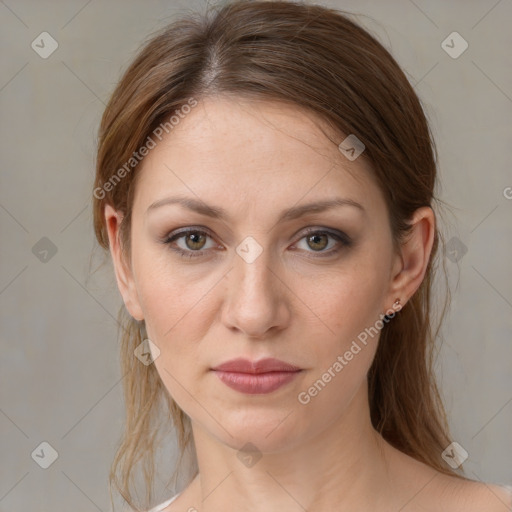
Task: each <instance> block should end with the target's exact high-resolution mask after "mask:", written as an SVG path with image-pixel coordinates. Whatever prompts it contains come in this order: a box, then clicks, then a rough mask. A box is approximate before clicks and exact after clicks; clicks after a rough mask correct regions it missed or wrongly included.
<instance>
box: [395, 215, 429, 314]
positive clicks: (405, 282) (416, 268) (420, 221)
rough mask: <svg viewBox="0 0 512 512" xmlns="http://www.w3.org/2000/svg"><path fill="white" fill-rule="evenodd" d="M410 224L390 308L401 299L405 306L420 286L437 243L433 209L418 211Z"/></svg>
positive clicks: (402, 248)
mask: <svg viewBox="0 0 512 512" xmlns="http://www.w3.org/2000/svg"><path fill="white" fill-rule="evenodd" d="M410 223H411V224H412V229H411V232H410V233H409V235H408V237H407V239H406V242H404V243H403V244H402V245H401V247H400V254H397V256H396V262H395V265H394V267H393V274H392V281H391V283H390V292H389V293H390V296H389V297H388V304H386V305H387V308H388V309H389V308H391V305H392V304H393V303H394V301H395V299H397V298H400V301H401V306H402V307H403V306H404V305H405V303H406V302H407V301H408V300H409V298H410V297H412V296H413V295H414V293H415V292H416V290H417V289H418V288H419V287H420V285H421V282H422V281H423V278H424V276H425V272H426V270H427V265H428V262H429V259H430V253H431V251H432V246H433V244H434V234H435V229H436V220H435V215H434V211H433V210H432V208H430V207H429V206H422V207H421V208H418V209H417V210H415V212H414V214H413V216H412V218H411V220H410Z"/></svg>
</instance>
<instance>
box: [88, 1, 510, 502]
mask: <svg viewBox="0 0 512 512" xmlns="http://www.w3.org/2000/svg"><path fill="white" fill-rule="evenodd" d="M435 183H436V164H435V149H434V144H433V141H432V140H431V136H430V132H429V127H428V124H427V121H426V119H425V116H424V113H423V110H422V108H421V105H420V102H419V100H418V98H417V96H416V94H415V92H414V90H413V89H412V87H411V86H410V84H409V83H408V81H407V79H406V77H405V75H404V74H403V72H402V71H401V70H400V68H399V66H398V65H397V63H396V62H395V60H394V59H393V58H392V57H391V55H390V54H389V53H388V52H387V51H386V50H385V49H384V48H383V47H382V46H381V45H380V44H379V43H378V42H377V41H376V40H375V39H374V38H373V37H372V36H370V35H369V34H368V33H367V32H366V31H365V30H363V29H362V28H360V27H359V26H357V25H356V24H354V23H353V22H352V21H350V20H349V18H348V17H346V16H344V15H342V14H341V13H339V12H338V11H334V10H331V9H328V8H325V7H320V6H313V5H303V4H296V3H291V2H260V1H255V2H245V1H235V2H230V3H228V4H226V5H225V6H224V7H222V8H220V9H218V10H217V11H213V12H210V13H209V14H208V15H205V16H204V17H201V16H194V15H191V16H189V17H186V18H183V19H181V20H179V21H177V22H175V23H173V24H171V25H170V26H169V27H167V28H166V29H165V30H164V31H162V32H161V33H160V34H158V35H157V36H156V37H153V38H152V39H151V40H150V41H149V42H148V43H147V44H146V45H145V47H144V48H143V49H142V50H141V52H140V53H139V55H138V56H137V57H136V59H135V61H134V62H133V63H132V64H131V66H130V67H129V68H128V70H127V71H126V72H125V74H124V76H123V78H122V80H121V81H120V83H119V84H118V86H117V88H116V90H115V91H114V93H113V95H112V98H111V100H110V102H109V104H108V106H107V108H106V110H105V113H104V116H103V120H102V123H101V127H100V134H99V148H98V158H97V174H96V181H95V189H94V198H95V199H94V200H95V204H94V222H95V231H96V236H97V238H98V240H99V243H100V244H101V245H102V246H103V247H104V248H105V249H109V250H110V252H111V254H112V259H113V263H114V269H115V274H116V278H117V284H118V287H119V290H120V293H121V295H122V298H123V301H124V306H125V308H126V311H127V312H128V313H129V315H123V313H124V311H125V310H124V308H123V309H122V310H121V320H122V322H123V323H122V327H123V344H122V358H123V359H122V360H123V374H125V378H124V386H125V396H126V404H127V424H126V432H125V436H124V439H123V442H122V444H121V446H120V448H119V451H118V453H117V456H116V460H115V461H114V464H113V468H112V473H111V479H112V481H113V482H114V483H115V484H116V486H117V488H118V489H119V491H120V492H121V494H122V495H123V497H124V498H125V499H126V501H127V502H128V503H129V504H130V506H131V507H132V508H137V509H138V510H139V508H138V505H137V504H136V503H135V498H134V497H133V496H132V491H131V485H132V484H131V481H132V480H131V478H132V476H133V470H134V466H135V464H136V463H137V462H138V461H139V460H140V459H141V457H143V459H142V460H144V461H146V466H145V475H146V483H147V491H148V492H147V496H146V498H147V499H146V502H145V503H143V505H142V509H143V510H144V509H146V510H147V508H148V507H149V506H150V505H149V502H150V500H151V492H150V491H151V485H152V483H153V472H152V469H153V465H152V462H153V456H154V452H155V446H156V436H157V433H158V431H159V427H160V424H159V423H158V421H159V417H160V416H159V414H160V413H161V406H162V405H164V407H167V410H168V412H169V418H170V419H172V422H173V424H174V426H175V428H176V431H177V433H178V441H179V447H180V455H181V456H183V455H184V454H185V453H186V450H187V449H190V457H191V461H192V464H193V466H194V467H193V469H192V471H191V475H190V478H189V479H188V481H187V485H186V486H185V489H184V490H183V491H182V492H181V493H179V495H178V496H175V497H173V498H171V499H169V500H167V501H166V502H164V503H162V504H160V506H158V507H156V508H154V510H165V511H174V510H189V511H195V510H197V511H200V512H212V511H218V510H222V511H224V510H250V511H268V510H286V511H292V512H294V511H302V510H308V511H331V510H357V511H359V512H364V511H375V510H379V511H397V510H403V511H420V510H421V511H439V510H445V511H450V512H452V511H453V512H456V511H462V510H464V512H470V511H482V510H486V511H489V512H493V511H496V512H498V511H500V512H503V511H505V510H509V509H510V508H512V495H511V490H510V488H508V489H507V488H505V487H504V486H498V485H486V484H484V483H481V482H475V481H472V480H470V479H468V478H465V477H463V476H462V475H461V474H460V472H461V463H462V462H463V461H464V460H465V457H467V454H466V453H465V450H464V448H463V447H461V446H460V445H458V444H456V443H454V442H453V440H452V439H451V437H450V435H449V432H448V428H447V426H446V420H445V414H444V410H443V406H442V404H441V401H440V397H439V394H438V391H437V387H436V384H435V380H434V374H433V371H432V358H431V355H432V351H433V347H434V341H435V332H436V331H435V329H434V328H433V323H434V322H433V319H432V318H431V286H432V282H433V276H434V274H433V272H434V269H435V264H434V261H435V256H436V254H437V249H438V244H439V241H440V235H439V231H438V228H437V225H436V217H435V213H434V209H433V206H434V202H435V201H436V198H435V197H434V186H435ZM162 399H163V400H162ZM181 456H180V462H181ZM118 473H119V474H118Z"/></svg>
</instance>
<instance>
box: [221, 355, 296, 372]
mask: <svg viewBox="0 0 512 512" xmlns="http://www.w3.org/2000/svg"><path fill="white" fill-rule="evenodd" d="M213 370H218V371H223V372H236V373H252V374H259V373H268V372H296V371H299V370H300V368H299V367H298V366H294V365H292V364H289V363H285V362H284V361H280V360H279V359H274V358H265V359H260V360H259V361H249V360H248V359H243V358H238V359H232V360H231V361H227V362H225V363H222V364H220V365H218V366H216V367H215V368H213Z"/></svg>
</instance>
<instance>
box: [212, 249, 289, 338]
mask: <svg viewBox="0 0 512 512" xmlns="http://www.w3.org/2000/svg"><path fill="white" fill-rule="evenodd" d="M267 255H268V251H263V252H262V254H260V255H259V256H258V257H257V258H256V259H255V260H254V261H252V262H248V261H246V260H244V259H243V258H242V257H240V256H239V255H238V254H235V255H234V260H233V268H232V270H231V271H230V272H229V273H228V275H227V276H226V279H227V283H228V285H227V289H226V297H225V300H224V303H223V311H222V321H223V323H224V325H225V326H226V327H227V328H228V329H230V330H237V331H240V332H241V333H243V334H245V336H246V337H250V338H255V339H263V338H268V337H269V336H270V335H271V333H275V332H278V331H281V330H283V329H284V328H286V326H287V325H288V324H289V322H290V317H291V311H290V293H291V292H290V290H289V288H288V287H287V285H286V282H285V281H284V279H283V277H282V275H278V270H277V269H276V268H275V267H276V266H275V265H273V267H274V268H271V263H272V262H271V261H270V260H269V257H268V256H267ZM281 274H282V272H281Z"/></svg>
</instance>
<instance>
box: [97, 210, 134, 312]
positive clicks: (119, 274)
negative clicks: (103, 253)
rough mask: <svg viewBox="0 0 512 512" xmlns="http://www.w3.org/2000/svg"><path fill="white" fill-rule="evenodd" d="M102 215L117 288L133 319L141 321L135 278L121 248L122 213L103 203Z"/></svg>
mask: <svg viewBox="0 0 512 512" xmlns="http://www.w3.org/2000/svg"><path fill="white" fill-rule="evenodd" d="M104 215H105V225H106V227H107V233H108V240H109V245H110V254H111V256H112V262H113V264H114V271H115V274H116V280H117V287H118V288H119V291H120V293H121V296H122V297H123V301H124V304H125V306H126V309H127V310H128V312H129V313H130V315H131V316H132V317H133V318H135V320H138V321H141V320H143V319H144V315H143V313H142V308H141V307H140V302H139V298H138V295H137V289H136V287H135V280H134V279H133V273H132V271H131V269H130V267H129V265H128V264H127V263H126V261H125V258H124V255H123V253H122V250H121V240H120V233H119V228H120V226H121V222H122V220H123V214H122V213H121V212H118V211H117V210H115V209H114V208H112V206H111V205H109V204H107V205H105V211H104Z"/></svg>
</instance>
